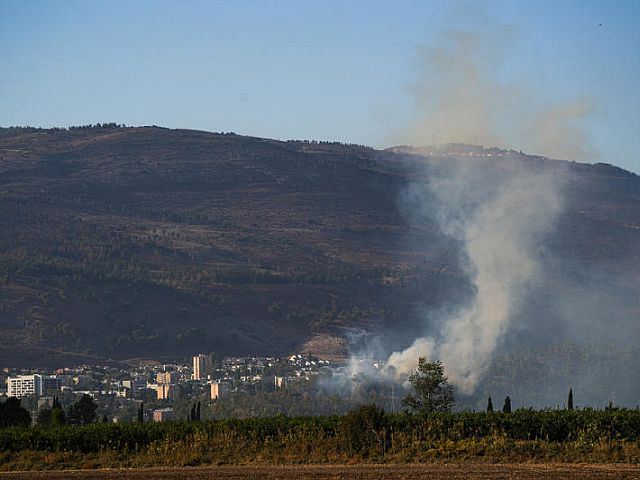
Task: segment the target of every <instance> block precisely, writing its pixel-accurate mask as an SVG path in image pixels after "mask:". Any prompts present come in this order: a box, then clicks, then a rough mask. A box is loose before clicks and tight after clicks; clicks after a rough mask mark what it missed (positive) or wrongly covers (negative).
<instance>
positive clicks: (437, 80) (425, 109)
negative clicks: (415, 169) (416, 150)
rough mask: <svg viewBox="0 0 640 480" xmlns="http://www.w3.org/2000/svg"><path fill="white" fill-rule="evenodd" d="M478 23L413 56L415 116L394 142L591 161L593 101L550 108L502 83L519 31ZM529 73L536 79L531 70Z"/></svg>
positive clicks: (529, 92)
mask: <svg viewBox="0 0 640 480" xmlns="http://www.w3.org/2000/svg"><path fill="white" fill-rule="evenodd" d="M478 15H479V16H480V17H482V18H484V20H483V22H482V23H483V26H482V28H481V29H477V30H473V31H446V32H444V33H442V34H441V35H440V36H439V37H438V39H437V40H436V41H435V42H434V43H433V44H431V45H427V46H421V47H419V48H418V49H417V54H416V56H415V63H416V69H417V72H418V78H417V80H416V81H415V82H414V83H413V84H412V85H410V87H409V92H410V94H411V99H412V105H413V107H414V112H413V116H412V118H411V121H410V123H409V125H408V126H405V127H404V128H402V133H401V134H399V135H397V136H396V138H395V140H396V141H397V142H399V143H408V144H411V145H426V144H433V145H436V144H446V143H470V144H476V145H491V146H497V147H501V148H516V149H520V150H524V151H528V152H530V153H535V154H540V155H546V156H549V157H552V158H561V159H568V160H582V161H584V160H585V159H587V158H594V157H596V156H597V154H596V152H595V150H594V149H593V148H592V146H591V144H590V142H589V138H588V135H586V134H585V133H584V127H585V125H584V120H585V119H587V118H588V117H589V115H591V114H592V113H593V112H594V111H595V102H594V100H593V99H592V98H589V97H580V98H577V99H569V100H566V101H564V102H561V103H555V104H554V103H551V104H550V103H549V101H547V100H546V99H541V98H539V97H538V96H537V95H536V93H535V91H536V90H538V89H536V88H533V86H530V85H529V84H528V82H526V81H523V82H520V83H516V82H506V81H503V80H501V77H503V76H504V64H505V59H506V58H508V57H509V53H510V51H509V49H510V46H511V45H514V43H515V42H516V41H517V31H516V29H515V28H513V27H510V26H506V25H501V24H499V23H497V22H493V21H491V20H490V19H488V18H487V17H486V16H485V15H482V13H481V12H480V13H479V14H478ZM531 71H532V77H533V76H535V75H536V74H538V72H537V71H536V69H535V68H533V66H532V69H531Z"/></svg>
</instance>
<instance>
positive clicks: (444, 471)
mask: <svg viewBox="0 0 640 480" xmlns="http://www.w3.org/2000/svg"><path fill="white" fill-rule="evenodd" d="M2 478H11V479H14V480H18V479H20V480H22V479H25V480H27V479H28V480H36V479H53V480H55V479H66V478H70V479H85V478H86V479H109V480H114V479H133V480H135V479H154V480H156V479H157V480H182V479H185V480H187V479H188V480H205V479H207V480H208V479H232V480H249V479H262V478H264V479H268V480H280V479H282V480H294V479H301V480H303V479H309V480H319V479H331V480H351V479H355V480H373V479H376V480H378V479H388V480H414V479H416V480H417V479H425V480H435V479H447V480H454V479H455V480H457V479H471V480H473V479H480V478H482V479H491V480H502V479H519V480H529V479H531V480H542V479H545V480H546V479H568V480H578V479H585V480H586V479H600V478H603V479H612V480H613V479H616V480H627V479H638V480H640V465H574V464H540V465H525V464H521V465H487V464H472V463H466V464H429V465H353V466H344V465H319V466H309V465H305V466H284V467H276V466H220V467H197V468H166V469H165V468H163V469H159V468H152V469H135V470H70V471H69V470H68V471H58V472H52V471H46V472H10V473H1V474H0V479H2Z"/></svg>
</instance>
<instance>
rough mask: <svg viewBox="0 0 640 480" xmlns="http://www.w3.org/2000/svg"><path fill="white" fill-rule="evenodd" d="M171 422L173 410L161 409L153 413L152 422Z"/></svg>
mask: <svg viewBox="0 0 640 480" xmlns="http://www.w3.org/2000/svg"><path fill="white" fill-rule="evenodd" d="M169 420H173V408H161V409H159V410H154V411H153V421H154V422H167V421H169Z"/></svg>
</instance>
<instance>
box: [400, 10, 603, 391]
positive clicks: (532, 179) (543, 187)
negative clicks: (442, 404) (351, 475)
mask: <svg viewBox="0 0 640 480" xmlns="http://www.w3.org/2000/svg"><path fill="white" fill-rule="evenodd" d="M480 13H481V14H480V15H479V18H481V19H482V20H481V22H480V23H481V26H480V27H479V28H478V29H475V30H473V31H448V32H445V33H443V34H442V35H441V36H440V38H439V39H438V40H437V41H436V42H435V43H434V44H432V45H428V46H423V47H421V48H420V49H419V51H418V55H417V59H418V67H419V68H418V70H419V78H418V80H417V81H416V82H415V83H414V84H413V85H412V87H411V89H410V91H411V94H412V99H413V102H412V103H413V105H414V106H415V112H414V115H413V118H412V120H411V122H410V125H409V126H407V127H405V128H403V129H402V130H403V134H402V135H400V136H397V137H396V140H397V141H399V142H401V143H408V144H413V145H427V144H444V143H470V144H484V145H491V146H498V147H503V148H509V149H511V148H515V149H522V150H527V151H529V152H531V153H536V154H542V155H549V156H552V157H554V158H563V159H573V160H586V159H587V158H593V157H594V156H595V153H594V152H593V149H592V148H591V146H590V144H589V141H588V136H587V135H586V134H585V132H584V123H583V121H584V119H585V118H586V117H587V116H588V115H589V114H591V113H592V111H593V108H594V107H593V105H594V102H593V100H592V99H590V98H587V97H581V98H578V99H569V100H567V101H564V102H562V103H560V104H553V102H549V101H547V100H546V99H541V98H540V97H539V96H536V95H534V93H533V91H532V90H531V89H530V88H527V86H526V85H514V84H508V83H505V82H504V81H503V80H502V77H501V76H500V72H501V68H502V66H503V64H504V60H505V59H506V56H507V54H508V53H509V48H510V45H512V44H513V42H514V41H515V39H516V38H517V30H516V29H515V28H512V27H510V26H504V25H500V24H498V23H496V22H493V21H491V20H490V19H488V18H487V16H486V15H484V14H482V12H480ZM538 90H539V89H538ZM476 160H477V161H479V159H476ZM444 161H445V162H446V160H444ZM499 161H500V160H498V159H496V162H499ZM432 163H433V160H432ZM454 163H455V165H452V166H451V168H447V167H444V168H442V167H441V168H440V169H439V174H438V175H437V178H436V177H434V175H433V172H431V173H429V181H428V184H425V185H414V186H413V187H412V188H413V189H418V190H419V189H425V190H428V192H429V193H430V194H431V198H435V199H436V205H435V206H434V205H424V206H423V207H420V206H415V205H414V208H417V209H420V208H424V209H427V208H428V209H431V211H430V213H429V216H431V217H434V216H435V217H436V218H437V219H438V222H439V224H440V226H441V229H442V231H443V233H445V234H446V235H448V236H449V237H451V238H452V239H454V240H455V241H458V242H460V244H461V245H462V250H463V252H464V255H463V258H462V259H461V267H462V269H463V270H464V271H465V272H466V274H467V276H468V278H469V280H470V282H471V284H472V285H473V288H474V292H475V296H474V300H473V301H472V303H471V304H470V305H467V306H465V307H462V309H461V310H459V311H454V312H453V313H449V314H447V315H444V318H439V319H437V320H439V321H438V322H437V325H438V328H437V333H436V334H435V335H428V336H424V337H422V338H417V339H415V340H414V341H413V343H412V344H411V345H410V346H409V347H408V348H406V349H405V350H403V351H397V352H395V353H393V354H392V355H391V356H389V358H388V360H387V367H388V371H390V372H394V375H396V374H406V373H408V372H410V371H411V370H412V369H414V368H415V367H416V365H417V363H418V358H419V357H426V358H429V359H434V360H441V361H442V362H443V363H444V364H445V368H446V370H447V372H448V375H449V376H450V379H451V380H452V382H453V383H454V384H455V385H456V386H457V387H458V388H459V389H460V390H461V391H462V392H463V393H467V394H470V393H472V392H473V391H474V389H475V387H476V386H477V384H478V382H479V381H480V380H481V379H482V376H483V375H484V373H486V371H487V369H488V368H489V367H490V365H491V361H492V360H493V355H494V352H495V350H496V348H497V346H498V344H499V342H500V339H501V338H502V337H503V335H504V334H505V332H506V331H507V329H508V328H509V326H510V322H511V321H512V318H513V314H514V310H516V308H517V306H518V304H519V302H520V301H521V300H523V299H524V298H525V295H526V290H527V284H528V282H529V281H530V280H532V279H534V278H535V276H536V274H537V273H538V272H537V268H538V266H537V258H536V257H537V254H538V249H539V248H541V247H540V245H541V240H542V239H543V237H544V235H545V233H546V232H547V231H548V230H549V229H550V228H552V226H553V225H554V221H555V219H556V218H557V216H558V215H559V213H560V211H561V210H562V203H563V202H562V195H561V183H560V180H558V178H556V177H552V176H550V175H549V174H544V173H541V172H540V169H538V170H536V171H533V170H531V169H530V167H527V166H526V165H525V163H524V162H523V160H522V158H519V159H512V160H510V161H505V162H502V163H501V164H500V166H499V168H500V169H502V173H501V174H500V175H499V177H497V178H491V179H486V180H487V181H484V180H485V179H483V178H482V176H483V171H482V167H479V166H478V165H477V164H476V165H474V160H469V161H467V162H462V161H456V162H454ZM494 166H495V165H492V166H491V167H492V168H494ZM433 209H437V213H434V212H433ZM414 213H415V212H414ZM418 216H420V215H418ZM433 316H435V314H433V313H432V314H431V317H430V318H428V323H430V324H431V325H433V323H434V318H432V317H433ZM391 367H393V368H391Z"/></svg>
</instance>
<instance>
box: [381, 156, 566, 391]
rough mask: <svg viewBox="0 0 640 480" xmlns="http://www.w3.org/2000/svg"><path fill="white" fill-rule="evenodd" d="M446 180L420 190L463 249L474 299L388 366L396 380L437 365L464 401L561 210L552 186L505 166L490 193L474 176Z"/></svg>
mask: <svg viewBox="0 0 640 480" xmlns="http://www.w3.org/2000/svg"><path fill="white" fill-rule="evenodd" d="M473 170H475V169H473ZM446 172H447V174H446V177H445V178H433V179H431V182H430V184H429V186H428V187H427V188H429V189H430V191H431V192H432V193H433V194H434V195H435V198H437V204H438V208H439V209H440V210H441V211H442V213H443V214H442V215H440V222H441V227H442V230H443V231H444V232H446V233H448V234H449V235H450V236H451V237H452V239H455V240H457V241H461V242H462V244H463V245H464V257H465V261H464V263H463V264H464V265H465V270H466V271H467V274H468V276H469V279H470V280H471V282H472V284H473V287H474V291H475V299H474V301H473V302H472V304H471V305H470V306H468V307H466V308H464V309H462V310H461V311H458V312H455V314H453V315H452V316H450V317H448V318H445V319H444V321H443V322H442V323H441V326H440V332H439V334H438V335H437V336H434V337H431V336H429V337H423V338H418V339H416V340H415V341H414V342H413V344H412V345H411V346H410V347H409V348H407V349H406V350H404V351H401V352H395V353H393V354H392V355H391V356H390V357H389V359H388V361H387V366H390V367H393V368H394V369H395V372H397V373H398V374H403V373H408V372H410V371H411V370H412V369H414V368H415V367H416V365H417V363H418V358H419V357H426V358H428V359H433V360H441V361H442V362H443V363H444V364H445V366H446V369H447V373H448V375H449V376H450V379H451V381H452V382H453V383H454V384H455V385H456V386H457V387H458V388H459V389H460V390H461V391H462V392H463V393H472V392H473V390H474V388H475V386H476V385H477V383H478V381H479V380H480V379H481V378H482V375H483V374H484V373H485V372H486V370H487V369H488V368H489V366H490V363H491V360H492V358H493V352H494V350H495V349H496V346H497V343H498V341H499V339H500V337H501V336H502V335H503V334H504V333H505V331H506V330H507V328H508V327H509V322H510V318H511V315H512V313H513V312H512V310H513V307H514V305H517V302H518V299H519V298H521V296H522V295H523V292H525V290H526V284H527V282H528V281H529V280H530V279H532V278H533V277H534V276H535V275H536V268H537V266H536V259H535V255H536V254H535V252H536V249H537V248H536V247H537V245H538V242H539V241H540V240H541V239H542V238H543V236H544V234H545V233H546V232H547V231H548V229H549V228H550V227H551V226H552V225H553V222H554V219H555V218H556V217H557V215H558V213H559V212H560V209H561V204H562V202H561V199H560V198H559V196H558V193H557V191H558V189H557V184H556V181H555V180H554V179H553V178H551V177H550V176H548V175H546V174H540V173H533V172H530V171H527V169H526V168H523V167H521V166H514V165H511V166H510V168H509V171H508V172H507V173H506V175H504V177H503V178H502V179H501V181H500V184H499V185H497V186H496V187H495V191H486V189H487V188H488V187H487V186H486V185H485V184H484V182H483V179H482V178H481V175H480V176H477V174H478V171H476V172H475V173H476V175H473V174H470V173H471V172H469V171H467V170H465V169H461V170H458V171H457V172H456V171H455V170H454V169H447V170H446ZM413 188H421V187H420V186H418V185H415V186H414V187H413ZM469 205H475V206H474V207H469ZM425 208H426V207H425Z"/></svg>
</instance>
